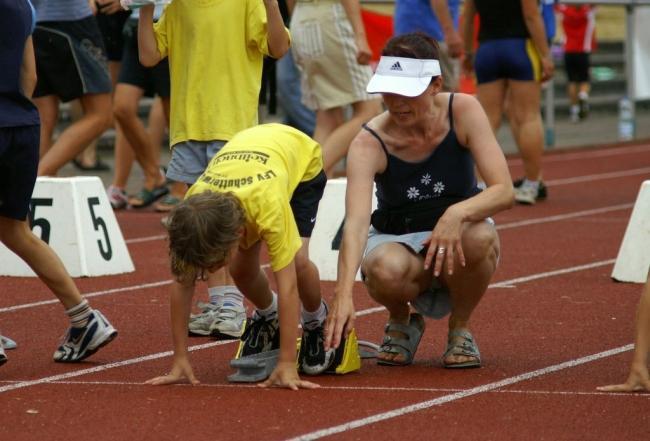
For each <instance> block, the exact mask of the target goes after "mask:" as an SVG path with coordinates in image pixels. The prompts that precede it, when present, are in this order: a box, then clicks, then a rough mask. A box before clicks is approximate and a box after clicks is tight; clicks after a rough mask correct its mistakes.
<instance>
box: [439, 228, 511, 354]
mask: <svg viewBox="0 0 650 441" xmlns="http://www.w3.org/2000/svg"><path fill="white" fill-rule="evenodd" d="M462 245H463V253H464V254H465V260H466V265H465V267H464V268H463V267H461V266H460V265H459V264H456V266H455V267H454V268H455V270H454V274H453V275H451V276H449V275H448V274H447V273H446V271H445V272H443V273H442V279H443V283H444V284H445V285H446V286H447V287H448V288H449V292H450V293H451V315H450V317H449V331H454V330H467V329H468V325H469V319H470V316H471V315H472V312H474V309H475V308H476V305H478V303H479V301H480V300H481V298H483V295H484V294H485V291H486V290H487V287H488V284H489V283H490V279H491V278H492V275H493V274H494V271H495V270H496V267H497V261H498V256H499V249H500V246H499V237H498V236H497V234H496V230H495V228H494V226H493V225H491V224H488V223H487V222H477V223H474V224H469V225H467V226H466V228H465V230H464V231H463V237H462ZM459 338H461V337H459ZM470 360H472V357H466V356H461V355H457V356H454V355H450V356H449V357H448V358H447V359H446V360H443V362H445V363H463V362H466V361H470Z"/></svg>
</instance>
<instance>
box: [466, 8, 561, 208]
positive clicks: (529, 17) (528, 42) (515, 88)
mask: <svg viewBox="0 0 650 441" xmlns="http://www.w3.org/2000/svg"><path fill="white" fill-rule="evenodd" d="M477 13H478V15H479V17H480V30H479V35H478V39H479V47H478V51H477V53H476V57H474V56H473V53H472V42H473V41H474V26H473V23H474V16H475V15H476V14H477ZM463 28H464V31H463V40H464V42H465V55H466V56H465V59H464V62H463V64H464V66H463V67H464V69H466V70H467V71H468V72H469V71H471V70H472V69H475V71H476V79H477V83H478V85H477V95H478V99H479V101H480V102H481V105H482V106H483V108H484V109H485V112H486V113H487V115H488V118H489V120H490V124H491V125H492V129H493V130H494V131H495V132H496V131H497V130H498V128H499V126H500V125H501V120H502V117H503V113H504V105H505V103H506V101H507V102H508V105H509V106H510V108H511V112H510V114H511V115H512V118H513V120H514V124H513V126H514V127H516V130H513V136H514V138H515V141H516V143H517V146H518V147H519V152H520V154H521V157H522V159H523V161H524V173H525V178H524V180H523V182H522V184H521V185H520V186H519V187H516V188H515V200H516V201H517V202H519V203H521V204H528V205H531V204H534V203H535V202H536V201H537V200H538V198H539V193H540V192H539V190H540V182H541V179H542V164H541V162H542V155H543V153H544V130H543V125H542V117H541V114H540V101H541V82H542V81H546V80H548V79H549V78H551V76H552V75H553V71H554V64H553V59H552V58H551V51H550V49H549V46H548V42H547V40H546V33H545V30H544V24H543V22H542V17H541V14H540V10H539V7H538V4H537V1H536V0H467V1H466V2H465V10H464V18H463Z"/></svg>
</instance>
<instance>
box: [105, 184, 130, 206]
mask: <svg viewBox="0 0 650 441" xmlns="http://www.w3.org/2000/svg"><path fill="white" fill-rule="evenodd" d="M106 196H108V202H110V203H111V207H113V210H120V209H122V208H126V206H127V205H128V204H129V197H128V196H127V194H126V192H125V191H124V190H122V189H120V188H117V187H116V186H114V185H109V187H108V188H107V189H106Z"/></svg>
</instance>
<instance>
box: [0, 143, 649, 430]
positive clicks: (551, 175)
mask: <svg viewBox="0 0 650 441" xmlns="http://www.w3.org/2000/svg"><path fill="white" fill-rule="evenodd" d="M510 163H511V170H512V173H513V176H519V175H520V174H521V164H520V162H519V161H518V160H514V159H513V160H511V161H510ZM649 176H650V145H637V146H622V147H617V148H606V149H594V150H588V151H587V150H581V151H575V152H571V153H551V154H548V155H547V156H546V158H545V180H546V182H547V184H548V186H549V193H550V197H549V200H548V201H546V202H542V203H540V204H538V205H537V206H534V207H515V208H513V209H512V210H510V211H507V212H505V213H502V214H499V215H498V216H496V221H497V224H498V225H499V229H500V237H501V242H502V256H501V263H500V267H499V270H498V272H497V274H496V275H495V277H494V279H493V286H492V288H490V290H489V291H488V293H487V294H486V296H485V298H484V300H483V301H482V303H481V304H480V305H479V307H478V309H477V311H476V313H475V315H474V318H473V331H474V333H475V336H476V338H477V340H478V343H479V345H480V348H481V353H482V355H483V360H484V367H483V368H481V369H477V370H466V371H449V370H445V369H443V368H441V365H440V356H441V353H442V351H443V343H444V340H445V337H446V328H445V327H446V321H442V322H434V321H428V322H427V327H428V328H427V331H426V333H425V336H424V337H423V340H422V343H421V344H420V348H419V351H418V354H417V356H416V361H415V364H414V365H413V366H409V367H403V368H394V367H380V366H377V365H376V364H375V363H374V362H372V360H365V361H364V363H363V367H362V370H361V372H359V373H354V374H350V375H346V376H340V377H338V376H337V377H334V376H329V377H321V378H317V382H318V383H320V384H321V386H322V388H321V389H320V390H316V391H300V392H291V391H287V390H278V389H272V390H260V389H257V388H254V387H245V386H234V385H230V384H228V383H227V381H226V376H227V375H228V374H230V373H231V372H232V371H231V369H230V368H229V365H228V361H229V360H230V358H231V357H232V355H233V353H234V351H235V344H234V343H232V342H225V343H224V342H214V341H212V340H210V339H208V338H197V339H192V340H191V343H192V344H194V345H197V346H198V347H197V349H196V350H195V351H194V352H193V355H192V360H193V365H194V368H195V373H196V374H197V375H198V377H199V378H200V379H201V380H202V385H200V386H197V387H190V386H187V385H179V386H170V387H152V386H146V385H143V384H142V382H143V381H144V380H146V379H148V378H150V377H152V376H154V375H158V374H161V373H162V372H165V371H167V370H168V369H169V367H170V365H171V357H170V354H169V352H168V351H169V350H170V349H171V342H170V336H169V323H168V322H169V319H168V315H169V313H168V300H167V293H168V281H169V279H170V276H169V272H168V269H167V257H166V248H165V242H164V240H162V239H161V236H162V235H163V229H162V227H161V226H160V223H159V218H160V215H158V214H155V213H151V212H121V213H118V215H117V217H118V221H119V223H120V225H121V228H122V231H123V234H124V236H125V238H126V239H127V243H128V244H129V250H130V253H131V257H132V258H133V260H134V262H135V265H136V272H135V273H132V274H126V275H121V276H112V277H101V278H92V279H78V281H77V282H78V285H79V287H80V289H81V290H82V292H83V293H85V294H86V295H88V294H91V293H93V294H92V295H90V296H89V297H90V300H91V304H92V305H93V306H94V307H96V308H98V309H101V310H102V311H103V312H104V313H105V315H106V316H107V317H109V318H110V320H111V321H112V322H113V324H114V325H115V326H116V327H117V328H118V330H119V331H120V335H119V337H118V339H117V340H116V341H115V342H113V343H112V344H111V345H110V346H108V347H106V348H104V349H102V350H101V351H100V352H98V353H97V354H95V355H94V356H93V357H91V358H90V359H89V361H87V362H84V363H81V364H79V365H74V366H70V365H59V364H56V363H54V362H52V361H51V355H52V352H53V350H54V348H55V347H56V345H57V342H58V340H59V338H60V335H61V334H62V333H63V332H64V329H65V327H66V319H65V316H64V314H63V311H62V308H61V306H60V305H59V304H58V303H56V302H55V301H53V300H52V296H51V294H50V293H49V292H48V291H47V289H46V288H45V287H44V285H42V284H41V283H40V282H39V281H38V280H32V279H20V278H6V277H5V278H0V287H1V288H0V291H1V292H2V297H0V325H1V329H2V331H3V333H5V334H6V335H8V336H11V337H12V338H13V339H15V340H16V341H17V342H18V343H19V348H18V349H17V350H14V351H9V352H8V356H9V362H8V363H7V364H6V365H5V366H3V367H2V368H0V439H1V440H12V441H19V440H70V439H92V440H97V441H99V440H141V439H144V440H154V439H155V440H171V439H174V440H196V441H199V440H217V439H251V440H253V439H254V440H259V439H263V440H280V439H287V438H292V437H299V436H303V435H304V438H303V439H316V438H317V437H318V436H320V435H331V438H334V439H374V440H383V439H397V438H398V437H404V438H405V439H408V438H415V439H445V440H464V439H471V440H522V439H523V440H528V439H531V440H541V439H547V440H577V439H580V440H590V439H594V440H595V439H598V440H618V439H625V440H644V441H645V440H648V439H650V413H649V412H648V409H649V408H650V407H649V406H650V395H649V394H636V395H625V394H603V393H599V392H597V391H596V390H595V387H596V386H598V385H602V384H607V383H611V382H620V381H623V380H624V379H625V377H626V375H627V368H628V362H629V359H630V356H631V352H630V350H631V347H632V346H631V343H632V341H633V318H634V310H635V306H636V304H637V301H638V298H639V295H640V292H641V288H640V286H639V285H634V284H619V283H614V282H613V281H612V280H611V279H610V274H611V270H612V265H613V261H614V259H615V258H616V255H617V252H618V248H619V245H620V243H621V240H622V238H623V234H624V232H625V228H626V226H627V222H628V218H629V216H630V213H631V209H632V206H633V203H634V201H635V198H636V195H637V192H638V190H639V186H640V184H641V182H642V181H643V180H644V179H648V178H649ZM596 209H601V210H597V211H596V212H595V213H594V212H593V211H590V210H596ZM585 212H586V213H585ZM521 221H526V222H528V225H521V224H518V222H521ZM137 239H142V240H137ZM148 284H149V285H148ZM109 290H110V291H109ZM199 292H200V295H199V296H198V297H199V298H201V297H205V294H204V288H203V287H201V288H200V291H199ZM323 292H324V294H325V296H326V297H327V298H330V297H331V292H332V284H331V283H325V282H323ZM355 295H356V298H355V302H356V307H357V309H358V311H359V312H360V313H361V314H362V316H361V317H359V318H358V320H357V334H358V335H359V337H360V338H361V339H364V340H370V341H379V340H380V339H381V335H382V328H383V324H384V322H385V320H386V317H387V316H386V312H385V311H379V312H377V311H374V310H370V309H371V308H375V307H376V306H377V305H376V304H374V303H373V302H372V301H371V300H370V299H369V298H368V296H367V295H366V294H365V291H364V288H363V286H362V285H360V284H359V285H358V286H357V290H356V293H355ZM43 301H45V302H46V303H45V304H33V303H35V302H43ZM21 305H23V306H22V307H21ZM364 311H365V312H364ZM206 344H207V347H205V345H206ZM200 345H204V346H200Z"/></svg>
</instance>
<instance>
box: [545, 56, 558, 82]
mask: <svg viewBox="0 0 650 441" xmlns="http://www.w3.org/2000/svg"><path fill="white" fill-rule="evenodd" d="M554 73H555V63H554V62H553V58H552V56H551V54H550V53H549V54H548V55H547V56H546V57H542V82H544V81H548V80H550V79H551V78H552V77H553V74H554Z"/></svg>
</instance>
